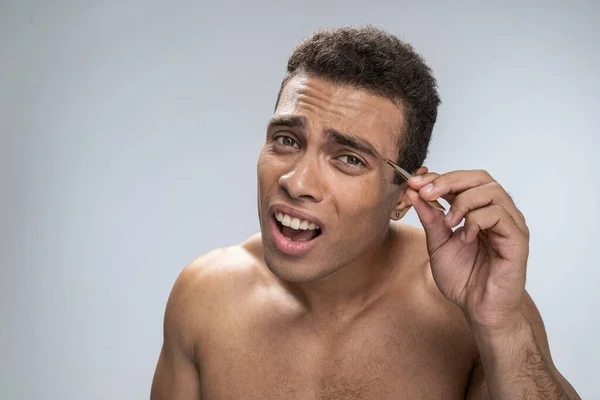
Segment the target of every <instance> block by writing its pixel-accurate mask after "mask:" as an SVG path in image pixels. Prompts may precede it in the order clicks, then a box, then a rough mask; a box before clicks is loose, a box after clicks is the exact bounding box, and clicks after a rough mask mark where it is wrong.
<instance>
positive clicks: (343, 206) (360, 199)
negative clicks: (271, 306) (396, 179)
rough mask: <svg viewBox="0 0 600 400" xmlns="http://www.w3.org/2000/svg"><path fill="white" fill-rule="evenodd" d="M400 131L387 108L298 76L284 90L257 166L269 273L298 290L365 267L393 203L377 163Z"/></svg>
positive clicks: (384, 102)
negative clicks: (349, 267)
mask: <svg viewBox="0 0 600 400" xmlns="http://www.w3.org/2000/svg"><path fill="white" fill-rule="evenodd" d="M402 126H403V119H402V111H401V110H400V108H399V107H398V106H397V105H395V104H394V103H393V102H392V101H390V100H388V99H385V98H382V97H379V96H376V95H373V94H371V93H369V92H367V91H365V90H360V89H356V88H351V87H348V86H341V85H336V84H333V83H330V82H327V81H325V80H323V79H319V78H316V77H310V76H306V75H304V76H303V75H299V76H296V77H294V78H292V79H291V80H290V81H289V82H288V83H287V85H286V86H285V88H284V89H283V91H282V94H281V98H280V101H279V104H278V106H277V110H276V111H275V114H274V115H273V117H272V118H271V120H270V123H269V126H268V129H267V137H266V141H265V144H264V147H263V149H262V151H261V154H260V157H259V160H258V207H259V217H260V224H261V232H262V240H263V247H264V254H265V260H266V262H267V265H268V267H269V268H270V269H271V270H272V271H273V273H275V274H276V275H277V276H279V277H280V278H282V279H285V280H289V281H299V282H307V281H313V280H316V279H319V278H322V277H324V276H327V275H329V274H331V273H333V272H335V271H337V270H339V269H340V268H342V267H344V266H346V265H349V264H352V263H363V264H365V263H369V258H370V257H372V256H373V254H371V251H373V250H374V249H376V248H377V245H378V244H380V243H381V242H382V241H383V240H384V238H385V235H386V232H387V230H388V228H389V219H390V215H391V214H392V213H393V212H395V211H394V210H395V208H396V207H397V205H398V201H399V199H401V196H402V195H403V192H402V191H401V190H400V189H399V187H398V186H397V185H394V184H393V171H392V169H391V168H390V167H388V166H387V165H386V164H385V162H383V160H384V159H385V158H390V159H392V160H393V159H395V158H396V154H397V149H398V134H399V132H400V131H401V127H402ZM317 226H318V228H317ZM311 228H312V229H311Z"/></svg>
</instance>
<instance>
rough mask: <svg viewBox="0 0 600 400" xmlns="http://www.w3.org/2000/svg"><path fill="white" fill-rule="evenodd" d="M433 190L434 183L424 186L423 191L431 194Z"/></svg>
mask: <svg viewBox="0 0 600 400" xmlns="http://www.w3.org/2000/svg"><path fill="white" fill-rule="evenodd" d="M432 189H433V183H430V184H428V185H425V186H423V189H421V190H422V191H424V192H431V190H432Z"/></svg>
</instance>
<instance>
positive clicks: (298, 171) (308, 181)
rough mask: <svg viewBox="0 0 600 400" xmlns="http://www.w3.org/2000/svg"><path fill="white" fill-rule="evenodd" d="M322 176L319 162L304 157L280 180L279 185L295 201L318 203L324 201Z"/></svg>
mask: <svg viewBox="0 0 600 400" xmlns="http://www.w3.org/2000/svg"><path fill="white" fill-rule="evenodd" d="M321 176H322V175H321V173H320V171H319V165H318V161H317V160H316V159H311V158H309V157H303V158H302V159H300V160H298V162H296V163H295V164H294V165H293V166H292V168H291V169H290V170H289V171H288V172H287V173H285V174H284V175H282V176H281V177H280V178H279V185H280V186H281V187H282V188H284V189H285V191H286V192H288V194H289V195H290V197H292V198H293V199H298V200H301V199H306V200H310V201H313V202H316V203H318V202H320V201H321V200H323V192H322V185H321V183H322V182H321Z"/></svg>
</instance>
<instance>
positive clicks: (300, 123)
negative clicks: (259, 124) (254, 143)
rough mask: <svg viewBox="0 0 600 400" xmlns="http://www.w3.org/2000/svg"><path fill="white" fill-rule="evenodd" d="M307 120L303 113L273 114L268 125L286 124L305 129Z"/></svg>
mask: <svg viewBox="0 0 600 400" xmlns="http://www.w3.org/2000/svg"><path fill="white" fill-rule="evenodd" d="M307 125H308V121H307V119H306V117H305V116H303V115H293V114H291V115H275V116H273V117H271V119H269V124H268V127H269V128H270V127H273V126H288V127H290V128H300V129H301V130H306V127H307Z"/></svg>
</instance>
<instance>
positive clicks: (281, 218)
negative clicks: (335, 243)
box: [274, 212, 321, 242]
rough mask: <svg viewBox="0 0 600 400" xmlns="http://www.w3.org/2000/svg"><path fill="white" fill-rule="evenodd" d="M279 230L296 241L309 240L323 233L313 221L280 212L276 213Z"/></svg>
mask: <svg viewBox="0 0 600 400" xmlns="http://www.w3.org/2000/svg"><path fill="white" fill-rule="evenodd" d="M274 218H275V221H276V222H277V228H279V232H281V234H282V235H283V236H285V237H286V238H287V239H289V240H292V241H294V242H309V241H311V240H313V239H314V238H316V237H317V236H319V235H320V234H321V228H320V227H319V225H316V224H315V223H313V222H309V221H306V220H302V219H300V218H295V217H292V216H290V215H287V214H284V213H281V212H278V213H276V214H275V215H274Z"/></svg>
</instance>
